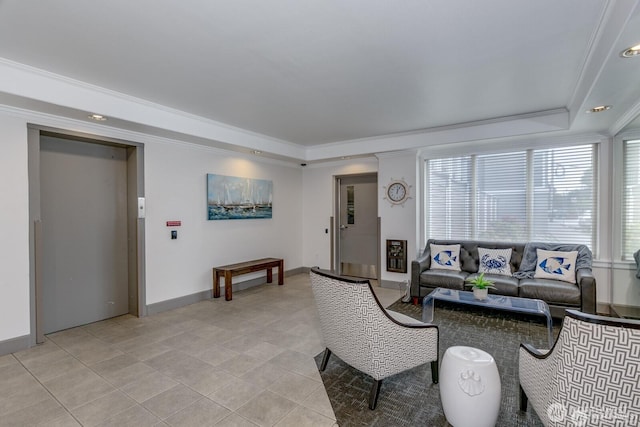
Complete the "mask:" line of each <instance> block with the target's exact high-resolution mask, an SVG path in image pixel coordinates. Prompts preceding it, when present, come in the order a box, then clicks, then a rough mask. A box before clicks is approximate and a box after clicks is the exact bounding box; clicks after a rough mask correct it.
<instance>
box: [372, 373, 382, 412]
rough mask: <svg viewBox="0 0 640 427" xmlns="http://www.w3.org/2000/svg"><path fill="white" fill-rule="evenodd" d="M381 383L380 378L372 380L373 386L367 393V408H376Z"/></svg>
mask: <svg viewBox="0 0 640 427" xmlns="http://www.w3.org/2000/svg"><path fill="white" fill-rule="evenodd" d="M381 385H382V380H373V386H372V387H371V392H370V393H369V409H371V410H374V409H376V404H377V403H378V393H379V392H380V386H381Z"/></svg>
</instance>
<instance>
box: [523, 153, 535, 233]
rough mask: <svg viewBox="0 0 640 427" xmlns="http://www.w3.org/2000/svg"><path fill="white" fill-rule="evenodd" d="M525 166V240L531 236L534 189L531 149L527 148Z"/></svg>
mask: <svg viewBox="0 0 640 427" xmlns="http://www.w3.org/2000/svg"><path fill="white" fill-rule="evenodd" d="M526 168H527V170H526V180H525V182H526V189H525V215H526V224H527V226H526V230H527V241H530V240H531V239H532V236H533V192H534V190H535V185H534V181H533V150H527V155H526Z"/></svg>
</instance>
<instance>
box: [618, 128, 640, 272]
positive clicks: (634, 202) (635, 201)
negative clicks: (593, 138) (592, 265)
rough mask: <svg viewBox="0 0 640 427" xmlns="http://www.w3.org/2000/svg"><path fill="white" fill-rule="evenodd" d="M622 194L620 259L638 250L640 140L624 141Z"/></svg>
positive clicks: (628, 257) (639, 229) (624, 258)
mask: <svg viewBox="0 0 640 427" xmlns="http://www.w3.org/2000/svg"><path fill="white" fill-rule="evenodd" d="M623 150H624V151H623V156H624V177H623V181H624V183H623V186H624V191H623V193H622V216H623V218H622V259H623V260H633V253H634V252H635V251H637V250H638V249H640V140H635V141H625V142H624V148H623Z"/></svg>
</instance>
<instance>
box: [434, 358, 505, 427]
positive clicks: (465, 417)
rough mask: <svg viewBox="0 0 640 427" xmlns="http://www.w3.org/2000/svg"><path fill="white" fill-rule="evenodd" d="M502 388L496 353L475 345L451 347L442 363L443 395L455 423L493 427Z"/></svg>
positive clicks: (455, 426)
mask: <svg viewBox="0 0 640 427" xmlns="http://www.w3.org/2000/svg"><path fill="white" fill-rule="evenodd" d="M501 394H502V388H501V385H500V375H499V374H498V367H497V366H496V362H495V360H493V357H492V356H491V355H490V354H489V353H487V352H486V351H482V350H480V349H477V348H473V347H463V346H456V347H449V348H448V349H447V351H446V352H445V353H444V357H443V358H442V364H441V366H440V399H441V400H442V408H443V409H444V416H445V417H446V418H447V421H448V422H449V424H451V425H452V426H453V427H485V426H486V427H492V426H495V425H496V421H497V420H498V413H499V410H500V397H501Z"/></svg>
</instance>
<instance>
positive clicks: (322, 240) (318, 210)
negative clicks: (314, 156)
mask: <svg viewBox="0 0 640 427" xmlns="http://www.w3.org/2000/svg"><path fill="white" fill-rule="evenodd" d="M377 170H378V161H377V159H376V158H373V157H372V158H365V159H353V160H345V161H341V162H331V163H319V164H315V165H309V166H306V167H305V168H304V173H303V191H302V206H303V208H302V209H303V214H302V215H303V217H304V227H303V231H302V259H303V264H304V265H305V266H306V267H313V266H319V267H321V268H325V269H328V268H330V267H331V234H327V233H325V229H329V233H331V230H330V225H331V223H330V218H331V217H332V216H334V214H335V207H334V206H335V194H334V190H335V176H337V175H353V174H361V173H369V172H376V171H377ZM379 180H380V178H379V177H378V183H379V182H380V181H379ZM379 215H380V214H379V212H378V216H379Z"/></svg>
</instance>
